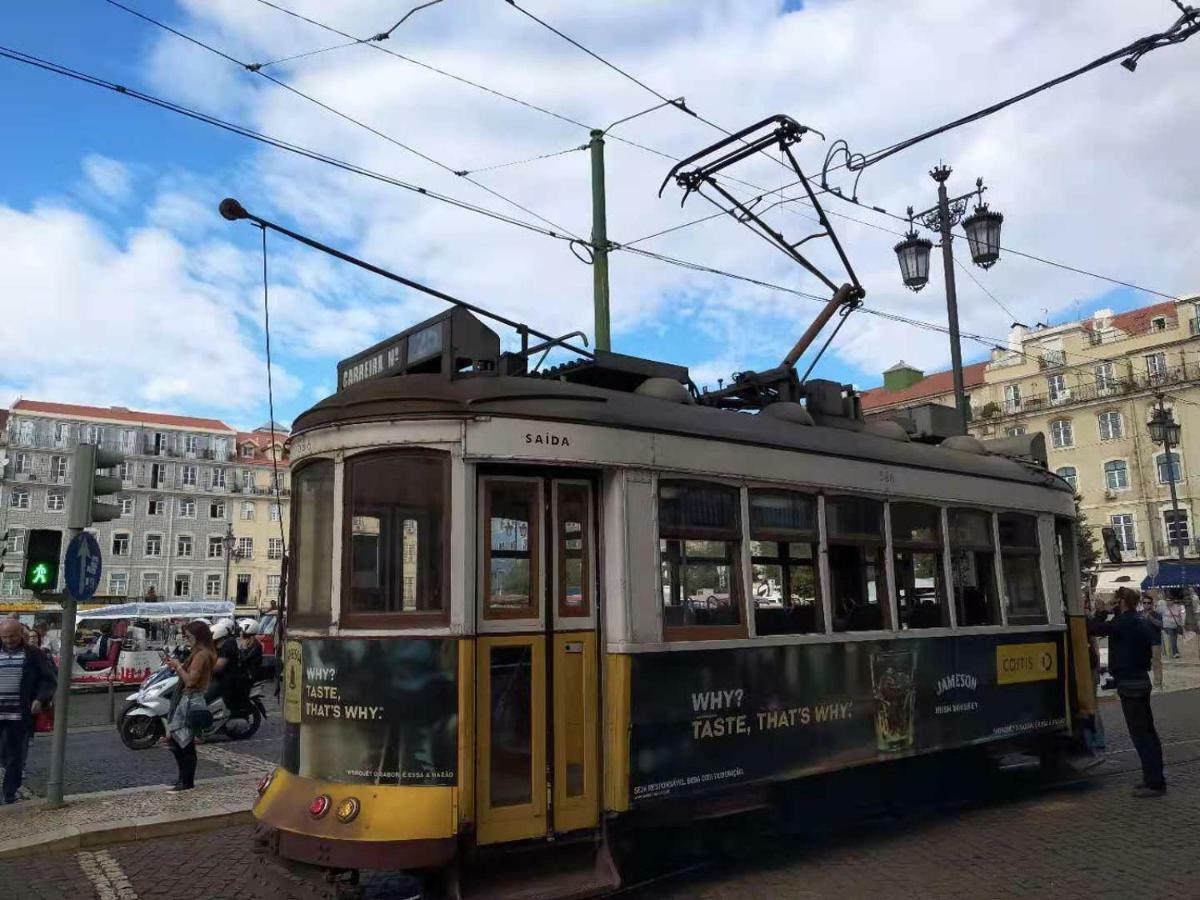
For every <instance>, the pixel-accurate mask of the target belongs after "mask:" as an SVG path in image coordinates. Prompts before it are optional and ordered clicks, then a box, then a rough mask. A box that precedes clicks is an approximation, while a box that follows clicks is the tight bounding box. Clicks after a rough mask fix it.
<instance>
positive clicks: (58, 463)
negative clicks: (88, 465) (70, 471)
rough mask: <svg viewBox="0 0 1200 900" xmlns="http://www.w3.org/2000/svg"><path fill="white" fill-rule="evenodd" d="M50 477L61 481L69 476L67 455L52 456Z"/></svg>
mask: <svg viewBox="0 0 1200 900" xmlns="http://www.w3.org/2000/svg"><path fill="white" fill-rule="evenodd" d="M50 477H51V478H53V479H54V480H55V481H61V480H63V479H65V478H66V477H67V458H66V457H65V456H52V457H50Z"/></svg>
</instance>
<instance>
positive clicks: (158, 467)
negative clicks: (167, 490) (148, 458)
mask: <svg viewBox="0 0 1200 900" xmlns="http://www.w3.org/2000/svg"><path fill="white" fill-rule="evenodd" d="M166 483H167V467H166V465H165V464H163V463H151V464H150V487H152V488H160V487H162V486H163V485H165V484H166Z"/></svg>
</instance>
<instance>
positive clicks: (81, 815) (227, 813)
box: [0, 774, 260, 859]
mask: <svg viewBox="0 0 1200 900" xmlns="http://www.w3.org/2000/svg"><path fill="white" fill-rule="evenodd" d="M259 777H260V776H259V775H258V774H246V775H232V776H226V777H222V778H213V779H208V780H206V781H200V782H197V784H196V788H195V790H192V791H187V792H185V793H182V794H168V793H167V785H152V786H150V787H138V788H128V789H125V790H119V791H101V792H97V793H90V794H74V795H71V796H68V797H66V798H65V799H66V802H67V805H66V806H64V807H61V808H59V809H48V808H47V807H46V805H45V801H44V800H40V799H39V800H26V801H22V802H20V803H15V804H12V805H9V806H0V859H12V858H15V857H20V856H28V855H31V854H34V853H39V854H40V853H46V852H52V851H56V850H79V849H90V848H94V847H103V846H106V845H108V844H115V843H121V842H127V841H140V840H146V839H148V838H155V837H166V836H168V835H177V834H190V833H195V832H201V831H211V830H213V829H216V828H224V827H226V826H229V825H237V824H244V823H249V822H251V821H253V817H252V816H251V814H250V809H251V807H252V806H253V805H254V799H255V785H256V784H257V782H258V779H259Z"/></svg>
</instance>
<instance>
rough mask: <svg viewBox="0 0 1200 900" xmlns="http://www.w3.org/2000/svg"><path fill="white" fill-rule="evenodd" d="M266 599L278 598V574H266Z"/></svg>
mask: <svg viewBox="0 0 1200 900" xmlns="http://www.w3.org/2000/svg"><path fill="white" fill-rule="evenodd" d="M267 599H268V600H278V599H279V576H278V575H268V576H267Z"/></svg>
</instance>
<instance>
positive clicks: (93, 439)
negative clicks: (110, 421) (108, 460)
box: [84, 425, 104, 445]
mask: <svg viewBox="0 0 1200 900" xmlns="http://www.w3.org/2000/svg"><path fill="white" fill-rule="evenodd" d="M103 440H104V429H103V428H102V427H101V426H99V425H88V426H87V427H86V428H85V429H84V443H85V444H96V445H99V444H100V443H101V441H103Z"/></svg>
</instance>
